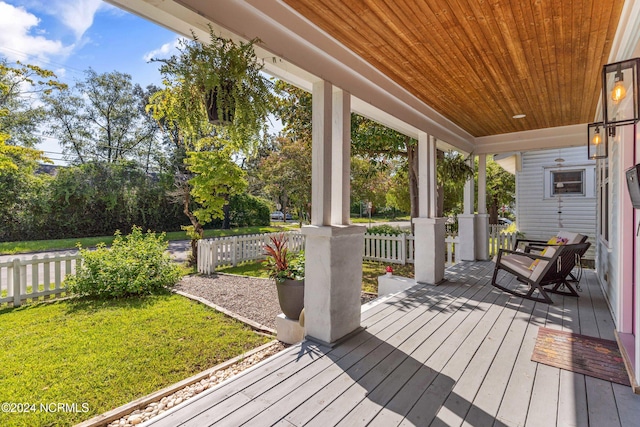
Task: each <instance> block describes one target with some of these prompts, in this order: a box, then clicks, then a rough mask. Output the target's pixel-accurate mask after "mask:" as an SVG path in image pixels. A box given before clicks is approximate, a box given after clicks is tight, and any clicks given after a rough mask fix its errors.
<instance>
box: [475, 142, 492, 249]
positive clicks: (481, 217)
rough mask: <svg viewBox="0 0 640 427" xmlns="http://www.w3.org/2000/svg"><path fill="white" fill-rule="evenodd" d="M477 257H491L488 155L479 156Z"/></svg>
mask: <svg viewBox="0 0 640 427" xmlns="http://www.w3.org/2000/svg"><path fill="white" fill-rule="evenodd" d="M476 259H479V260H487V259H489V215H488V214H487V155H486V154H480V155H479V156H478V215H476Z"/></svg>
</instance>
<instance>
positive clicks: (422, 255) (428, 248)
mask: <svg viewBox="0 0 640 427" xmlns="http://www.w3.org/2000/svg"><path fill="white" fill-rule="evenodd" d="M445 222H446V219H445V218H413V224H414V235H415V238H414V239H415V241H414V243H415V255H414V267H415V276H416V283H424V284H430V285H437V284H438V283H440V282H442V281H443V280H444V263H445V243H444V238H445Z"/></svg>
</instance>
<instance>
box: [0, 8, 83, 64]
mask: <svg viewBox="0 0 640 427" xmlns="http://www.w3.org/2000/svg"><path fill="white" fill-rule="evenodd" d="M39 23H40V19H39V18H38V17H36V16H35V15H33V14H31V13H29V12H27V11H26V10H25V9H24V8H22V7H15V6H12V5H10V4H7V3H4V2H1V1H0V28H2V31H0V53H2V54H3V55H4V56H6V57H7V58H8V59H9V60H10V61H16V60H26V59H28V60H33V59H34V58H35V59H39V60H44V59H46V58H48V57H50V56H54V55H66V54H68V53H69V51H70V49H71V46H64V44H63V43H62V42H61V41H59V40H51V39H48V38H46V37H45V36H44V35H42V33H39V35H33V34H31V30H32V29H34V28H35V29H36V30H37V27H38V25H39Z"/></svg>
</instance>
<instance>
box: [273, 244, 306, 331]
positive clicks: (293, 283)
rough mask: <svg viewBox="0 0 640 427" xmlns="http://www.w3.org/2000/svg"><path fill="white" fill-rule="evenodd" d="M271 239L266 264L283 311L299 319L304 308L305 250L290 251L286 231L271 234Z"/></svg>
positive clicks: (293, 318) (288, 315)
mask: <svg viewBox="0 0 640 427" xmlns="http://www.w3.org/2000/svg"><path fill="white" fill-rule="evenodd" d="M269 240H270V241H271V243H270V244H267V246H266V248H265V251H266V254H267V259H266V260H265V261H264V266H265V267H266V268H267V270H268V271H269V277H270V278H272V279H274V280H275V282H276V287H277V289H278V302H279V303H280V308H281V309H282V312H283V313H284V315H285V316H287V317H288V318H289V319H292V320H298V319H299V318H300V312H301V311H302V309H303V308H304V263H305V258H304V252H300V253H298V254H297V255H296V254H292V253H291V252H289V248H288V247H287V242H288V240H289V239H288V238H287V236H286V235H285V234H284V233H281V234H276V235H273V236H270V237H269Z"/></svg>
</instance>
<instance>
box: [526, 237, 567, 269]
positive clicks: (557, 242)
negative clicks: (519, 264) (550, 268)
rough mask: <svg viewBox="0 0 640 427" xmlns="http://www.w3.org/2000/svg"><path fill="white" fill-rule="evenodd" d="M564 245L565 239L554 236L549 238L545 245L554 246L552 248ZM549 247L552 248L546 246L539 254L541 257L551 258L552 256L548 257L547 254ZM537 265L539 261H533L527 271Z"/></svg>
mask: <svg viewBox="0 0 640 427" xmlns="http://www.w3.org/2000/svg"><path fill="white" fill-rule="evenodd" d="M566 244H567V238H565V237H558V236H554V237H552V238H550V239H549V241H548V242H547V245H554V246H557V245H566ZM551 247H552V246H547V247H545V248H544V249H543V250H542V252H540V255H541V256H546V257H550V256H553V254H552V255H548V253H549V249H550V248H551ZM553 253H555V251H554V252H553ZM539 263H540V260H539V259H536V260H534V261H533V262H532V263H531V265H530V266H529V270H534V269H535V268H536V267H537V266H538V264H539Z"/></svg>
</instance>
